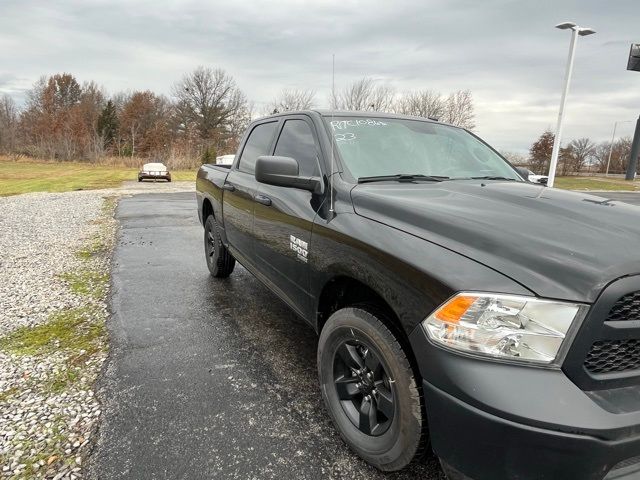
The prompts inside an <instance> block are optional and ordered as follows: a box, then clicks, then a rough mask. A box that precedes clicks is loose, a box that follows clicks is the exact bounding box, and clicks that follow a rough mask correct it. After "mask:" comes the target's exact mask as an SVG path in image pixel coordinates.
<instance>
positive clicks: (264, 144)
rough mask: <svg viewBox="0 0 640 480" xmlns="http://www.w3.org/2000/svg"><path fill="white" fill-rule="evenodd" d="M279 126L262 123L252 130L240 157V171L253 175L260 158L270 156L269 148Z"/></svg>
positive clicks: (271, 123)
mask: <svg viewBox="0 0 640 480" xmlns="http://www.w3.org/2000/svg"><path fill="white" fill-rule="evenodd" d="M277 125H278V123H277V122H270V123H262V124H260V125H257V126H256V127H254V129H253V130H251V133H250V134H249V138H248V139H247V143H245V145H244V148H243V149H242V154H241V155H240V160H239V163H238V169H239V170H240V171H242V172H246V173H253V172H254V170H255V166H256V160H257V159H258V157H260V156H262V155H269V146H270V145H271V139H272V138H273V134H274V133H275V132H276V126H277Z"/></svg>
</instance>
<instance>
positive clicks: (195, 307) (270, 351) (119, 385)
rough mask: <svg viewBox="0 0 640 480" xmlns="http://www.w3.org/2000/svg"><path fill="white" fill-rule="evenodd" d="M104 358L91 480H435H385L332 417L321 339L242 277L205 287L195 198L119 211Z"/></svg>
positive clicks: (132, 201)
mask: <svg viewBox="0 0 640 480" xmlns="http://www.w3.org/2000/svg"><path fill="white" fill-rule="evenodd" d="M116 216H117V219H118V220H119V222H120V226H121V231H120V235H119V241H118V244H117V247H116V250H115V252H114V259H113V272H112V274H113V277H112V281H113V287H114V291H113V297H112V305H111V309H112V311H113V316H112V317H111V319H110V321H109V324H108V325H109V332H110V336H111V352H110V358H109V360H108V363H107V366H106V368H105V371H104V373H103V376H102V379H101V380H100V385H99V395H100V398H101V401H102V402H103V420H102V425H101V427H100V434H99V440H98V443H97V445H96V447H95V449H94V452H93V454H92V456H91V459H90V466H89V472H90V474H91V475H90V476H91V477H93V478H99V479H119V478H135V479H147V478H149V479H150V478H154V479H156V478H157V479H161V478H170V479H177V478H194V479H195V478H197V479H204V478H239V479H251V478H256V479H263V478H279V479H290V478H291V479H294V478H295V479H303V478H314V479H315V478H318V479H320V478H372V479H382V478H394V479H400V478H420V479H436V478H440V476H441V473H440V469H439V467H438V466H437V463H436V462H435V460H433V459H431V460H430V461H428V462H427V463H426V464H425V465H421V466H416V467H414V468H412V469H410V470H408V471H406V472H403V473H402V474H389V475H384V474H381V473H380V472H378V471H377V470H375V469H373V468H371V467H369V466H368V465H367V464H365V463H364V462H362V461H361V460H359V459H358V457H356V456H355V455H353V454H352V453H351V452H350V451H349V450H348V448H347V447H346V445H345V444H344V443H343V442H342V440H341V439H340V437H339V436H338V435H337V433H336V432H335V430H334V428H333V426H332V425H331V423H330V421H329V420H328V418H327V415H326V413H325V411H324V406H323V404H322V399H321V397H320V392H319V387H318V383H317V374H316V367H315V355H316V341H317V340H316V336H315V334H314V333H313V332H312V330H311V329H310V328H308V327H307V326H306V325H305V324H303V323H302V322H301V321H300V320H298V319H297V318H296V317H295V316H294V315H293V314H292V313H291V312H290V311H289V310H288V308H287V307H286V306H285V305H284V304H282V303H281V302H280V301H279V300H278V299H277V297H275V296H274V295H273V294H271V293H270V292H269V291H268V290H267V289H266V288H265V287H263V286H262V285H261V284H260V283H259V282H258V281H257V280H256V279H254V278H253V276H252V275H250V274H249V273H247V272H246V271H245V270H244V269H243V268H242V267H240V266H237V267H236V270H235V272H234V273H233V275H232V276H231V277H230V278H229V279H227V280H223V281H220V280H215V279H213V278H211V277H210V276H209V273H208V271H207V268H206V265H205V261H204V258H203V252H202V227H201V226H200V224H199V223H198V219H197V213H196V206H195V198H194V194H193V193H165V194H141V195H136V196H133V197H129V198H125V199H123V200H121V201H120V204H119V206H118V209H117V212H116Z"/></svg>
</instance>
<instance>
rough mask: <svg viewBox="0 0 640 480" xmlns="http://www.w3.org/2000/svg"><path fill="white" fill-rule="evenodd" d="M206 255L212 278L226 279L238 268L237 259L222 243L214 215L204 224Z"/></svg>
mask: <svg viewBox="0 0 640 480" xmlns="http://www.w3.org/2000/svg"><path fill="white" fill-rule="evenodd" d="M204 253H205V257H206V260H207V268H209V272H210V273H211V275H212V276H214V277H216V278H226V277H228V276H229V275H231V272H233V269H234V268H235V266H236V259H235V258H233V255H231V253H229V250H227V247H225V246H224V244H223V243H222V239H221V238H220V232H219V229H218V224H217V223H216V220H215V218H213V215H209V216H208V217H207V220H206V221H205V223H204Z"/></svg>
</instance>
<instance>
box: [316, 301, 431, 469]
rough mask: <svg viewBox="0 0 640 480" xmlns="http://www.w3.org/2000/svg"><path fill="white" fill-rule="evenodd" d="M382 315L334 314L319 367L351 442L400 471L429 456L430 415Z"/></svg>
mask: <svg viewBox="0 0 640 480" xmlns="http://www.w3.org/2000/svg"><path fill="white" fill-rule="evenodd" d="M381 318H382V316H381V315H377V314H374V313H370V312H369V311H367V310H364V309H362V308H344V309H341V310H338V311H337V312H335V313H334V314H333V315H331V317H330V318H329V319H328V320H327V323H326V324H325V326H324V328H323V329H322V332H321V334H320V340H319V344H318V373H319V377H320V387H321V389H322V396H323V398H324V401H325V405H326V407H327V410H328V411H329V415H330V416H331V419H332V420H333V423H334V424H335V426H336V427H337V429H338V431H339V432H340V435H341V436H342V438H343V439H344V440H345V442H346V443H347V444H348V445H349V446H350V447H351V448H352V449H353V450H354V451H355V452H356V453H357V454H358V455H360V456H361V457H362V458H363V459H364V460H366V461H367V462H369V463H370V464H372V465H373V466H375V467H377V468H378V469H380V470H383V471H396V470H401V469H403V468H404V467H406V466H407V465H409V464H410V463H411V462H413V461H414V460H419V459H421V458H422V457H423V456H424V453H425V451H426V447H427V428H426V416H425V415H424V414H423V407H422V404H421V390H420V388H419V386H418V385H419V384H418V383H417V380H416V378H415V375H414V373H413V370H412V368H411V365H410V363H409V360H408V359H407V356H406V355H405V353H404V351H403V350H402V347H401V346H400V343H398V340H397V339H396V337H394V335H393V334H392V333H391V332H390V331H389V329H388V328H387V327H386V326H385V325H384V323H383V322H382V321H381ZM358 357H359V358H360V361H361V362H360V363H358ZM345 358H346V359H347V360H346V361H345ZM357 365H359V366H360V367H362V366H363V365H364V367H366V368H365V369H364V371H363V369H362V368H358V366H357ZM376 365H377V366H376ZM354 368H355V369H356V370H358V371H357V372H354ZM367 372H368V373H367ZM369 373H371V374H372V376H368V374H369ZM349 375H351V376H349ZM354 382H355V383H354ZM339 387H340V388H339ZM372 389H373V390H372ZM339 392H340V393H339ZM367 397H368V400H367ZM389 399H391V402H389ZM372 407H375V415H374V416H373V417H372V416H371V410H372ZM363 412H364V413H363ZM372 425H373V428H372Z"/></svg>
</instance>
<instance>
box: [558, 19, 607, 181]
mask: <svg viewBox="0 0 640 480" xmlns="http://www.w3.org/2000/svg"><path fill="white" fill-rule="evenodd" d="M556 28H559V29H560V30H568V29H571V30H572V32H571V44H570V45H569V58H568V59H567V73H566V74H565V77H564V89H563V91H562V98H561V99H560V110H559V111H558V125H557V127H556V136H555V139H554V141H553V151H552V153H551V164H550V165H549V180H548V181H547V186H548V187H553V183H554V181H555V178H556V167H557V166H558V154H559V153H560V142H561V140H562V116H563V114H564V107H565V105H566V103H567V94H568V93H569V84H570V83H571V74H572V73H573V59H574V57H575V54H576V45H577V43H578V42H577V40H578V35H580V36H585V35H591V34H592V33H596V32H595V31H594V30H592V29H590V28H582V27H579V26H577V25H576V24H575V23H573V22H565V23H560V24H558V25H556Z"/></svg>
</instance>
